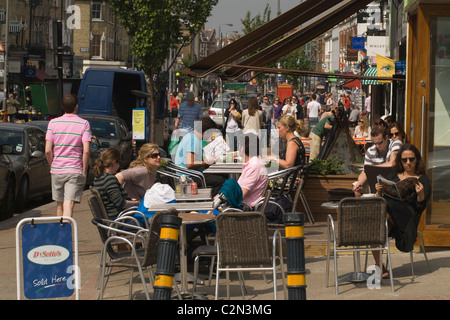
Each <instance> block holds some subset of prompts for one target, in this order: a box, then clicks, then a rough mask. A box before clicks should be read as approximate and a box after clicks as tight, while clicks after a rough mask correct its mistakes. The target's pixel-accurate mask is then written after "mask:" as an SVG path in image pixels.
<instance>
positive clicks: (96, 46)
mask: <svg viewBox="0 0 450 320" xmlns="http://www.w3.org/2000/svg"><path fill="white" fill-rule="evenodd" d="M101 45H102V44H101V36H100V35H93V36H92V42H91V53H92V57H100V46H101Z"/></svg>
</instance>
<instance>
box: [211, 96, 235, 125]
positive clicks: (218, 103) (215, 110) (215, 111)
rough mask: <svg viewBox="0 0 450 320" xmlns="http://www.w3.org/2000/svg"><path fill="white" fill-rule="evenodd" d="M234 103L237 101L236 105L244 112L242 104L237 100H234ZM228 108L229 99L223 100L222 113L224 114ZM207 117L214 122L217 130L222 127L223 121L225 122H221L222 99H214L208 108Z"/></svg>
mask: <svg viewBox="0 0 450 320" xmlns="http://www.w3.org/2000/svg"><path fill="white" fill-rule="evenodd" d="M236 101H237V103H239V107H240V108H241V110H244V107H243V105H242V103H241V102H240V101H239V100H237V99H236ZM229 107H230V99H225V98H224V99H223V112H224V113H225V111H226V110H228V108H229ZM208 115H209V117H210V118H211V119H213V120H214V122H215V123H216V124H217V126H218V127H219V128H222V127H223V123H224V121H226V119H224V120H223V114H222V99H216V100H214V101H213V103H212V104H211V106H210V107H209V110H208Z"/></svg>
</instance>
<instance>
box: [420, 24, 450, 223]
mask: <svg viewBox="0 0 450 320" xmlns="http://www.w3.org/2000/svg"><path fill="white" fill-rule="evenodd" d="M430 27H431V28H430V32H431V52H430V58H431V59H430V62H431V63H430V81H431V83H430V92H429V94H430V101H429V127H428V128H429V129H428V135H426V136H425V137H426V139H428V161H427V162H428V174H429V176H430V178H431V183H432V198H431V201H430V202H429V210H428V214H427V224H428V225H435V226H438V227H440V228H450V17H431V24H430Z"/></svg>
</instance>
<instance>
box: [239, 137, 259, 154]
mask: <svg viewBox="0 0 450 320" xmlns="http://www.w3.org/2000/svg"><path fill="white" fill-rule="evenodd" d="M238 139H239V140H238V144H239V146H241V147H243V148H244V154H245V155H247V156H249V157H253V156H259V137H258V135H257V134H254V133H244V134H241V135H239V138H238ZM255 151H256V152H255Z"/></svg>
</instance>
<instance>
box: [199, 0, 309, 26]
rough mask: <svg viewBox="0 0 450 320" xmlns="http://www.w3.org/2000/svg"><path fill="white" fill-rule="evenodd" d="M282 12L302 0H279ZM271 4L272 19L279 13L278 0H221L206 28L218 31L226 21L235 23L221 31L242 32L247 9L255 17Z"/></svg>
mask: <svg viewBox="0 0 450 320" xmlns="http://www.w3.org/2000/svg"><path fill="white" fill-rule="evenodd" d="M279 1H280V9H281V13H284V12H286V11H288V10H290V9H292V8H293V7H295V6H296V5H298V4H300V2H301V0H279ZM267 3H268V4H269V6H270V9H271V11H272V12H271V15H270V17H271V19H273V18H275V17H276V15H277V7H278V0H219V3H218V4H217V5H216V6H215V7H214V8H213V10H212V15H211V16H210V17H209V19H208V22H207V23H206V25H205V28H206V29H214V28H215V29H216V31H217V32H218V31H219V30H218V29H219V25H220V24H224V23H231V24H233V26H232V27H229V26H222V27H221V31H222V34H224V33H232V32H233V31H238V32H239V33H242V28H243V27H242V23H241V19H243V18H244V17H245V15H246V14H247V11H250V12H251V16H252V17H254V16H256V15H257V14H258V13H260V14H261V15H262V14H263V13H264V9H265V8H266V4H267Z"/></svg>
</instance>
